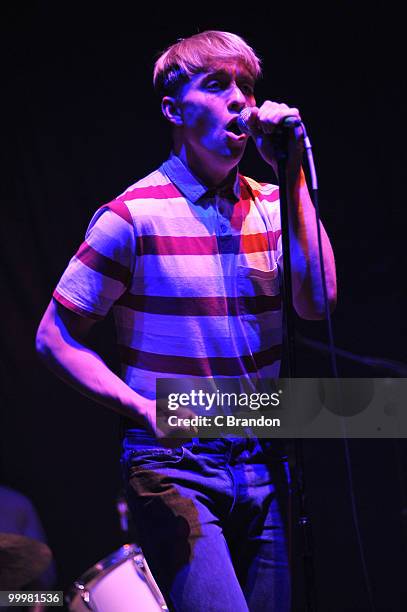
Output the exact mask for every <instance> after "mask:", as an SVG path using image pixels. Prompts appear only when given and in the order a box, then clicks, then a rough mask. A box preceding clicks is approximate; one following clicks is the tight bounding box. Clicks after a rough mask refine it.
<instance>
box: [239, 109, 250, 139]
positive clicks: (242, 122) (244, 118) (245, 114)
mask: <svg viewBox="0 0 407 612" xmlns="http://www.w3.org/2000/svg"><path fill="white" fill-rule="evenodd" d="M251 114H252V110H251V108H250V106H246V107H245V108H244V109H243V110H242V111H241V112H240V114H239V116H238V118H237V125H238V127H239V130H240V131H241V132H243V134H250V128H249V126H248V125H247V122H248V121H249V118H250V115H251Z"/></svg>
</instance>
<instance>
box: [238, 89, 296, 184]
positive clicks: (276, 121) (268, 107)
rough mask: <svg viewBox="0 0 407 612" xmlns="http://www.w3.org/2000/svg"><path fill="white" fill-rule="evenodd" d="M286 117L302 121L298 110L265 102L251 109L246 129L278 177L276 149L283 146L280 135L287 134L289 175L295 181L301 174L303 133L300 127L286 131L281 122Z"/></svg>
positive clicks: (276, 103) (268, 101)
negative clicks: (284, 131) (283, 132)
mask: <svg viewBox="0 0 407 612" xmlns="http://www.w3.org/2000/svg"><path fill="white" fill-rule="evenodd" d="M285 117H296V118H298V119H299V120H301V117H300V113H299V110H298V108H293V107H289V106H287V104H279V103H278V102H272V101H270V100H266V102H264V103H263V104H262V105H261V106H260V108H256V107H253V108H252V109H251V114H250V117H249V119H248V121H247V125H248V127H249V129H250V133H251V135H252V137H253V139H254V141H255V143H256V146H257V149H258V151H259V153H260V155H261V156H262V158H263V159H264V161H265V162H267V163H268V164H269V165H270V166H272V168H273V170H274V172H275V173H276V174H277V153H278V150H277V148H278V146H279V145H280V144H281V131H282V130H287V132H288V141H287V147H288V149H287V152H288V158H287V172H288V173H289V175H290V176H292V177H293V178H295V177H296V176H297V175H298V174H299V172H300V169H301V161H302V155H303V152H304V143H303V130H302V128H301V126H299V127H296V128H283V127H282V121H283V120H284V119H285Z"/></svg>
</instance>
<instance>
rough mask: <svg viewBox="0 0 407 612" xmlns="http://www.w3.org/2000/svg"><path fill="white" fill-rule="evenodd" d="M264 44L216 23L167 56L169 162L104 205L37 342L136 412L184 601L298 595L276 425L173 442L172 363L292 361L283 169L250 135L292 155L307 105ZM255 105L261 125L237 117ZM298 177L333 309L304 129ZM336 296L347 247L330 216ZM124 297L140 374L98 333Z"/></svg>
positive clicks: (150, 531) (329, 265) (145, 480)
mask: <svg viewBox="0 0 407 612" xmlns="http://www.w3.org/2000/svg"><path fill="white" fill-rule="evenodd" d="M260 72H261V69H260V61H259V59H258V57H257V56H256V54H255V53H254V51H253V49H252V48H251V47H249V46H248V44H247V43H246V42H245V41H244V40H243V39H242V38H240V37H239V36H237V35H235V34H231V33H228V32H219V31H207V32H202V33H199V34H196V35H194V36H191V37H190V38H186V39H181V40H179V41H178V42H177V43H175V44H174V45H172V46H171V47H169V49H167V50H166V51H165V52H164V53H163V54H162V55H161V57H159V59H158V60H157V62H156V64H155V69H154V85H155V88H156V90H157V92H158V93H159V95H160V97H161V108H162V112H163V115H164V117H165V118H166V119H167V121H168V122H169V123H170V124H171V127H172V133H173V150H172V152H171V155H170V157H169V159H167V160H166V161H165V162H164V163H163V164H162V166H161V167H160V168H159V169H158V170H156V171H154V172H152V173H151V174H149V175H148V176H147V177H145V178H143V179H141V180H139V181H138V182H137V183H135V184H134V185H132V186H131V187H129V188H128V189H127V190H126V191H125V192H124V193H123V194H122V195H120V196H119V197H117V198H116V199H115V200H113V201H112V202H110V203H109V204H106V205H104V206H102V207H101V208H99V210H97V212H96V213H95V215H94V216H93V218H92V220H91V222H90V225H89V228H88V231H87V234H86V238H85V241H84V242H83V244H82V245H81V247H80V248H79V250H78V252H77V253H76V255H75V256H74V257H73V258H72V259H71V261H70V263H69V265H68V267H67V269H66V270H65V272H64V274H63V276H62V278H61V280H60V282H59V283H58V286H57V288H56V289H55V291H54V294H53V299H52V301H51V303H50V305H49V306H48V308H47V310H46V312H45V314H44V317H43V319H42V321H41V324H40V327H39V330H38V334H37V347H38V351H39V353H40V355H41V356H42V357H43V359H44V361H45V363H46V364H47V365H48V366H49V367H50V368H51V369H52V370H53V371H54V372H55V373H56V374H57V375H59V376H60V377H61V378H63V379H64V380H65V381H66V382H68V383H69V384H71V385H73V386H74V387H75V388H77V389H78V390H79V391H80V392H82V393H84V394H85V395H87V396H88V397H91V398H92V399H94V400H95V401H97V402H99V403H101V404H103V405H105V406H107V407H109V408H112V409H113V410H115V411H116V412H118V413H119V414H121V415H122V416H124V417H125V420H126V432H125V436H124V441H123V447H124V452H123V468H124V474H125V478H126V479H127V486H128V494H129V503H130V506H131V508H132V512H133V515H134V518H135V523H136V525H137V530H138V534H139V539H140V544H141V546H142V549H143V552H144V554H145V556H146V558H147V560H148V563H149V565H150V568H151V570H152V572H153V574H154V576H155V578H156V580H157V582H158V584H159V586H160V589H161V591H162V593H163V595H164V597H165V599H166V601H167V604H168V606H169V608H170V609H172V610H177V611H182V612H189V611H194V612H200V611H202V612H207V611H208V612H209V611H211V612H216V611H219V612H243V611H247V610H256V611H257V610H261V611H265V610H270V611H276V612H287V611H288V610H289V608H290V577H289V560H288V543H287V538H286V527H287V525H286V523H287V512H286V504H287V497H288V484H287V477H286V469H285V467H286V466H285V462H284V458H283V457H282V456H279V454H278V453H277V452H276V451H275V448H274V444H273V442H272V441H269V440H258V439H257V438H255V437H247V438H246V437H245V438H237V437H232V436H224V437H221V438H215V439H205V438H194V439H191V438H188V436H186V438H187V439H186V441H184V443H183V444H181V440H179V444H178V443H177V444H174V443H172V444H171V445H169V444H168V443H166V438H165V433H166V432H165V431H162V430H161V429H157V428H156V419H155V416H156V415H155V409H156V405H155V404H156V403H155V393H156V380H157V378H179V379H182V378H185V377H200V378H202V379H218V380H219V379H220V378H222V379H223V380H225V379H226V380H228V379H235V380H240V379H241V380H244V379H255V380H257V381H259V380H260V381H261V380H262V379H270V378H272V379H275V378H277V377H278V376H279V368H280V359H281V345H282V302H281V294H280V282H279V278H280V274H279V271H280V268H281V265H282V249H281V225H280V211H279V199H278V197H279V196H278V194H279V192H278V187H277V186H275V185H272V184H264V183H258V182H256V181H255V180H253V179H251V178H248V177H244V176H242V175H240V174H239V171H238V164H239V162H240V160H241V159H242V156H243V154H244V151H245V148H246V145H247V142H248V139H249V137H252V138H253V140H254V141H255V144H256V147H257V149H258V152H259V154H260V155H261V156H262V158H263V159H264V160H265V161H266V162H267V163H268V164H269V165H270V166H271V167H272V168H274V170H276V146H275V142H276V133H277V132H278V131H279V130H280V128H281V124H282V121H283V120H284V119H285V118H286V117H288V116H290V117H296V118H298V119H300V114H299V111H298V109H297V108H290V107H288V106H287V105H286V104H282V103H278V102H274V101H270V100H267V101H265V102H264V103H262V104H261V105H260V106H259V107H258V108H257V107H256V100H255V96H254V86H255V83H256V80H257V79H258V77H259V76H260ZM245 107H252V112H251V113H250V118H249V120H248V125H249V128H250V134H251V136H248V135H246V134H242V133H241V132H240V131H239V129H238V128H237V118H238V116H239V114H240V112H241V111H242V110H243V109H244V108H245ZM287 150H288V158H287V192H288V208H289V210H288V212H289V225H290V249H291V253H290V255H291V267H292V270H291V272H292V292H293V305H294V308H295V310H296V312H297V313H298V315H299V316H300V317H302V318H304V319H321V318H323V316H324V303H323V290H322V283H321V277H320V266H319V259H318V245H317V228H316V221H315V210H314V207H313V205H312V202H311V200H310V197H309V194H308V190H307V186H306V182H305V178H304V173H303V171H302V169H301V160H302V153H303V134H302V129H301V127H297V128H292V129H289V134H288V144H287ZM321 232H322V240H323V245H322V246H323V253H324V266H325V273H326V280H327V291H328V299H329V303H330V307H331V308H332V307H333V306H334V304H335V300H336V281H335V264H334V258H333V254H332V249H331V246H330V243H329V240H328V237H327V235H326V233H325V231H324V229H323V228H322V226H321ZM110 308H113V312H114V316H115V322H116V327H117V341H118V345H119V346H118V348H119V353H120V358H121V364H122V376H121V377H118V376H116V375H115V374H114V373H113V372H112V371H111V370H110V369H109V368H108V367H107V366H106V365H105V363H104V362H103V360H102V359H101V357H100V356H99V355H98V354H96V353H95V352H94V351H93V350H92V349H91V348H89V347H88V346H87V343H86V342H87V341H86V338H87V335H88V333H89V330H90V328H91V327H92V325H93V324H94V323H95V322H96V321H98V320H100V319H103V317H105V315H106V314H107V312H108V311H109V309H110Z"/></svg>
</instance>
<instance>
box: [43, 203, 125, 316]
mask: <svg viewBox="0 0 407 612" xmlns="http://www.w3.org/2000/svg"><path fill="white" fill-rule="evenodd" d="M135 254H136V245H135V233H134V225H133V222H132V218H131V216H130V212H129V210H128V208H127V206H126V204H124V203H123V202H120V201H117V202H116V201H115V202H112V203H110V204H107V205H106V206H103V207H102V208H100V209H99V210H98V211H97V212H96V213H95V215H94V216H93V218H92V220H91V222H90V224H89V227H88V229H87V232H86V236H85V240H84V242H83V243H82V244H81V246H80V247H79V249H78V251H77V253H76V254H75V255H74V256H73V257H72V259H71V261H70V262H69V264H68V267H67V268H66V270H65V272H64V273H63V275H62V277H61V279H60V281H59V283H58V285H57V287H56V288H55V290H54V293H53V297H54V298H55V299H56V300H57V301H58V302H59V303H61V304H62V305H63V306H65V307H66V308H68V309H70V310H72V311H73V312H76V313H77V314H79V315H82V316H87V317H90V318H93V319H101V318H103V317H105V316H106V314H107V313H108V311H109V309H110V308H111V306H112V305H113V304H114V303H115V302H116V301H117V300H118V299H119V298H120V296H121V295H122V294H123V293H124V292H125V291H126V290H127V287H128V286H129V284H130V280H131V277H132V272H133V270H134V264H135V261H134V260H135Z"/></svg>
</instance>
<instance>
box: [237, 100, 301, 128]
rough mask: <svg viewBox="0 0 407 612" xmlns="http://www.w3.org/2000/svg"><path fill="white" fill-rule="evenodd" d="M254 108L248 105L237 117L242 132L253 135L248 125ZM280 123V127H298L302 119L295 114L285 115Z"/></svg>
mask: <svg viewBox="0 0 407 612" xmlns="http://www.w3.org/2000/svg"><path fill="white" fill-rule="evenodd" d="M252 110H253V107H252V106H246V107H245V108H244V109H243V110H242V111H241V112H240V114H239V116H238V118H237V126H238V128H239V130H240V131H241V132H242V134H249V135H251V130H250V127H249V126H248V121H249V119H250V115H251V114H252ZM278 125H279V126H280V127H285V128H293V127H298V126H299V125H301V119H298V117H294V116H288V117H285V118H284V119H283V120H282V121H280V123H279V124H278Z"/></svg>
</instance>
